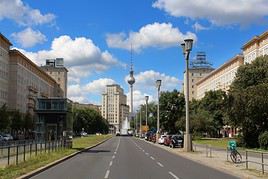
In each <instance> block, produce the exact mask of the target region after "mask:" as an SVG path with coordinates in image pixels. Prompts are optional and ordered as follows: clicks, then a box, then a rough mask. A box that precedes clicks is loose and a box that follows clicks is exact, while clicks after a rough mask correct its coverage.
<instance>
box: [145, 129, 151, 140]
mask: <svg viewBox="0 0 268 179" xmlns="http://www.w3.org/2000/svg"><path fill="white" fill-rule="evenodd" d="M151 135H152V132H151V131H148V132H146V134H145V140H149V138H150V136H151Z"/></svg>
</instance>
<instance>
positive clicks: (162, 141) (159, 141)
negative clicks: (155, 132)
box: [158, 135, 167, 144]
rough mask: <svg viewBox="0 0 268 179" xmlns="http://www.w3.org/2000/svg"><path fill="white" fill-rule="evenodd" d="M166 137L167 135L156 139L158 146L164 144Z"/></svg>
mask: <svg viewBox="0 0 268 179" xmlns="http://www.w3.org/2000/svg"><path fill="white" fill-rule="evenodd" d="M166 137H167V135H161V136H160V138H159V139H158V144H164V140H165V138H166Z"/></svg>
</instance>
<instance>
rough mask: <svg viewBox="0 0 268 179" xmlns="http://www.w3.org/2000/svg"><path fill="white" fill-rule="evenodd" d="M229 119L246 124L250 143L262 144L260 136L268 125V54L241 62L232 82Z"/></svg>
mask: <svg viewBox="0 0 268 179" xmlns="http://www.w3.org/2000/svg"><path fill="white" fill-rule="evenodd" d="M227 109H228V110H227V113H228V115H229V121H230V122H231V123H232V124H234V125H236V126H238V127H241V128H242V133H243V135H242V141H243V142H244V145H245V146H247V147H258V146H259V143H258V141H257V140H256V138H257V137H258V136H259V135H260V134H261V133H263V132H264V131H265V130H267V128H268V56H264V57H259V58H257V59H256V60H254V61H253V63H252V64H247V65H244V66H241V67H240V68H239V69H238V72H237V75H236V79H235V81H234V82H233V83H232V85H231V89H230V92H229V97H228V106H227Z"/></svg>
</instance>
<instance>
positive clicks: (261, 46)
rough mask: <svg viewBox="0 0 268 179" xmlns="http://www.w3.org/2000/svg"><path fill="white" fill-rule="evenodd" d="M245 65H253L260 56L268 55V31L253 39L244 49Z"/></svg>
mask: <svg viewBox="0 0 268 179" xmlns="http://www.w3.org/2000/svg"><path fill="white" fill-rule="evenodd" d="M242 50H243V55H244V63H251V62H252V61H253V60H255V59H256V58H257V57H259V56H263V55H268V31H266V32H264V33H263V34H261V35H259V36H255V37H253V38H252V39H251V40H250V41H248V42H247V43H245V44H244V45H243V47H242Z"/></svg>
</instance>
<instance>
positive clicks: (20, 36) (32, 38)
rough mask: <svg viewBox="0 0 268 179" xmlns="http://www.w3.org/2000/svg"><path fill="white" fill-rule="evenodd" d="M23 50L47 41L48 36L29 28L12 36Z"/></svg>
mask: <svg viewBox="0 0 268 179" xmlns="http://www.w3.org/2000/svg"><path fill="white" fill-rule="evenodd" d="M11 36H12V37H13V38H14V39H15V41H16V42H17V43H19V44H20V45H21V46H22V47H23V48H28V47H33V46H35V45H36V44H41V43H43V42H45V41H46V36H45V35H44V34H42V33H41V32H40V31H38V30H37V31H34V30H33V29H32V28H30V27H28V28H26V29H25V30H23V31H21V32H18V33H13V34H12V35H11Z"/></svg>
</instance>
